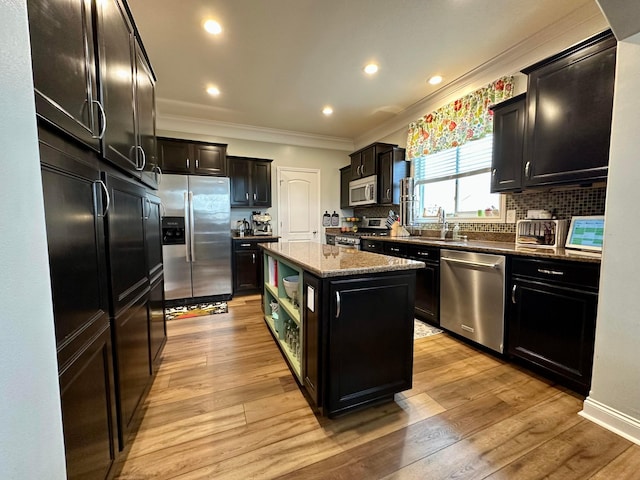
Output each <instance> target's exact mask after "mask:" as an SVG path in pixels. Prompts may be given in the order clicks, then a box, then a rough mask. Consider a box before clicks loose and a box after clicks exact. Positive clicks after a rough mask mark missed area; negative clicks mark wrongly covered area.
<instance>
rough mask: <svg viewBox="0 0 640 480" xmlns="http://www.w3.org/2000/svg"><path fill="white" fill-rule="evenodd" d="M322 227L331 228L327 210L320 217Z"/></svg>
mask: <svg viewBox="0 0 640 480" xmlns="http://www.w3.org/2000/svg"><path fill="white" fill-rule="evenodd" d="M322 226H323V227H330V226H331V215H329V212H328V211H327V210H325V211H324V215H323V216H322Z"/></svg>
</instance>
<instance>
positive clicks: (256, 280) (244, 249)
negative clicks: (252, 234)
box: [233, 237, 278, 295]
mask: <svg viewBox="0 0 640 480" xmlns="http://www.w3.org/2000/svg"><path fill="white" fill-rule="evenodd" d="M277 241H278V239H277V238H274V237H266V238H260V239H245V238H234V239H233V294H234V295H242V294H247V293H256V292H259V291H261V290H262V282H263V275H262V251H261V250H260V248H259V247H258V244H259V243H267V242H277Z"/></svg>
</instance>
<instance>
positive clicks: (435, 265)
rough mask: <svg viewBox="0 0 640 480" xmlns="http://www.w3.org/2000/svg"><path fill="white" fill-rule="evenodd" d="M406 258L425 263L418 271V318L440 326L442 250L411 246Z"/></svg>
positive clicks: (416, 310) (416, 311) (416, 309)
mask: <svg viewBox="0 0 640 480" xmlns="http://www.w3.org/2000/svg"><path fill="white" fill-rule="evenodd" d="M406 256H407V258H410V259H412V260H419V261H421V262H424V263H425V267H424V268H421V269H420V270H416V308H415V314H416V317H418V318H419V319H421V320H425V321H427V322H429V323H431V324H433V325H440V249H439V248H435V247H426V246H421V245H409V246H408V249H407V255H406Z"/></svg>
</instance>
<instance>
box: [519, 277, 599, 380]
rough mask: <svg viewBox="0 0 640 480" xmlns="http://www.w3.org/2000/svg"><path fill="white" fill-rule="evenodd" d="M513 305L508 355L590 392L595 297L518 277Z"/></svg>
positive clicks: (591, 293)
mask: <svg viewBox="0 0 640 480" xmlns="http://www.w3.org/2000/svg"><path fill="white" fill-rule="evenodd" d="M511 300H512V304H511V307H510V315H509V325H508V339H509V342H508V352H509V353H510V354H511V355H514V356H516V357H519V358H522V359H524V360H526V361H528V362H530V363H532V364H534V365H536V366H539V367H542V368H544V369H546V370H548V371H550V372H553V373H555V374H558V375H560V376H561V377H563V378H565V379H567V380H568V381H569V382H570V385H572V386H573V387H574V388H577V389H578V390H579V391H581V392H583V393H586V392H587V391H588V390H589V386H590V384H591V367H592V363H593V346H594V338H595V320H596V307H597V300H598V295H597V293H595V292H584V291H580V290H576V289H573V288H564V287H561V286H554V285H548V284H544V283H542V282H536V281H532V280H528V279H521V278H516V279H515V280H514V281H513V287H512V297H511Z"/></svg>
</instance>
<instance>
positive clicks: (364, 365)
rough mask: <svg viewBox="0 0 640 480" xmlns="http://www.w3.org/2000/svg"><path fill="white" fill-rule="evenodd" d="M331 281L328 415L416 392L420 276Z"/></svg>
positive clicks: (408, 275) (391, 276) (390, 276)
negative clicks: (413, 381) (417, 287)
mask: <svg viewBox="0 0 640 480" xmlns="http://www.w3.org/2000/svg"><path fill="white" fill-rule="evenodd" d="M328 283H329V298H330V308H329V319H328V321H329V332H328V337H329V338H328V345H329V358H328V362H327V363H328V368H329V372H328V373H327V375H326V377H327V378H328V379H329V392H327V400H328V410H329V413H330V414H335V413H338V412H341V411H347V410H349V409H350V408H353V407H355V406H357V405H358V404H360V403H362V402H366V401H369V400H372V399H382V398H392V396H393V394H394V393H396V392H399V391H402V390H405V389H408V388H411V375H412V362H413V309H414V302H413V299H414V294H415V273H414V272H412V273H410V274H402V275H389V276H384V277H371V278H363V279H352V280H334V281H329V282H328ZM397 312H406V313H403V314H402V315H400V314H398V313H397Z"/></svg>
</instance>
